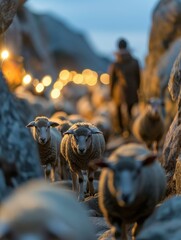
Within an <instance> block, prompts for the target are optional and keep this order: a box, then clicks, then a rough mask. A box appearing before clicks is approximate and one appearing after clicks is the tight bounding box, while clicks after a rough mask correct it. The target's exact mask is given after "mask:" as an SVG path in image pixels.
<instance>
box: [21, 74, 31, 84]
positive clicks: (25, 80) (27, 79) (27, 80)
mask: <svg viewBox="0 0 181 240" xmlns="http://www.w3.org/2000/svg"><path fill="white" fill-rule="evenodd" d="M31 81H32V77H31V75H30V74H26V75H25V76H24V77H23V81H22V83H23V85H28V84H30V83H31Z"/></svg>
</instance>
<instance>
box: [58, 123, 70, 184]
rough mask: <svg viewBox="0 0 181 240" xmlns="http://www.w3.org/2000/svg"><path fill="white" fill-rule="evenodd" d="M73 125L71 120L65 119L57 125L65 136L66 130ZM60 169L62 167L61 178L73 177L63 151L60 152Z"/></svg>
mask: <svg viewBox="0 0 181 240" xmlns="http://www.w3.org/2000/svg"><path fill="white" fill-rule="evenodd" d="M71 126H72V123H71V122H70V121H68V120H63V121H61V123H60V125H59V126H58V127H57V129H58V130H59V131H60V133H61V135H62V137H63V134H64V132H66V131H67V130H68V129H69V128H70V127H71ZM60 144H61V143H60ZM60 169H61V179H64V180H69V179H71V173H70V169H69V166H68V162H67V161H66V159H65V158H64V157H63V155H62V153H61V152H60Z"/></svg>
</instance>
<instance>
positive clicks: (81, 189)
mask: <svg viewBox="0 0 181 240" xmlns="http://www.w3.org/2000/svg"><path fill="white" fill-rule="evenodd" d="M77 174H78V177H79V196H78V200H79V202H82V201H84V184H83V183H84V177H83V174H82V172H81V171H79V172H77Z"/></svg>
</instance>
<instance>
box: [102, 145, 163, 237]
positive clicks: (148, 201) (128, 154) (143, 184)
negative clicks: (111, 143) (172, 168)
mask: <svg viewBox="0 0 181 240" xmlns="http://www.w3.org/2000/svg"><path fill="white" fill-rule="evenodd" d="M155 158H156V156H155V155H153V154H151V152H150V151H148V150H147V149H146V148H145V147H143V146H141V145H139V144H133V143H132V144H126V145H123V146H121V147H120V148H118V149H117V150H116V151H115V152H113V153H112V154H111V156H110V158H109V161H107V162H102V163H101V162H100V163H99V166H102V167H104V169H103V171H102V172H101V176H100V182H99V206H100V209H101V211H102V212H103V215H104V217H105V218H106V220H107V222H108V223H109V224H110V225H111V227H112V232H113V236H114V238H115V239H120V238H121V239H124V240H126V239H127V233H126V226H125V225H126V224H130V223H135V222H136V223H137V226H138V227H137V229H136V230H135V232H134V234H133V235H136V234H137V232H138V231H139V230H140V228H141V226H142V224H143V222H144V220H145V219H146V218H147V217H148V216H149V215H150V214H151V213H152V212H153V210H154V208H155V206H156V204H157V203H158V202H159V201H160V200H161V199H162V197H163V195H164V193H165V189H166V177H165V173H164V170H163V169H162V167H161V165H160V163H159V162H157V161H156V160H155Z"/></svg>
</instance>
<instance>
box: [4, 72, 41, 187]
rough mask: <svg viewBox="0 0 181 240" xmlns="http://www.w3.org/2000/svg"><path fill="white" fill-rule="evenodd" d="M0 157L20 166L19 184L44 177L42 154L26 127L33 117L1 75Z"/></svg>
mask: <svg viewBox="0 0 181 240" xmlns="http://www.w3.org/2000/svg"><path fill="white" fill-rule="evenodd" d="M0 99H1V108H0V126H1V131H0V157H1V158H3V159H5V161H6V162H7V163H10V164H12V163H14V164H15V165H16V167H17V171H18V174H17V177H16V181H17V184H21V183H23V182H25V181H27V180H28V179H31V178H37V177H41V176H42V170H41V167H40V161H39V154H38V150H37V147H36V144H35V142H34V140H33V138H32V135H31V133H30V131H29V130H28V129H27V128H26V127H25V126H26V125H27V123H28V122H29V121H30V118H31V116H32V112H31V108H30V106H29V105H28V103H27V102H26V101H25V100H24V101H21V100H19V99H17V98H16V97H15V96H14V95H13V94H12V93H11V92H10V91H9V89H8V86H7V84H6V80H5V79H4V77H3V75H2V73H1V72H0Z"/></svg>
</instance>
